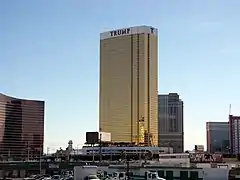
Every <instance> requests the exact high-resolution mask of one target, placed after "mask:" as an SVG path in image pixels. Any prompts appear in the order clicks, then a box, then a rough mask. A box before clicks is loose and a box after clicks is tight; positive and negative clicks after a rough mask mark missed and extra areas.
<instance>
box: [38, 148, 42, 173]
mask: <svg viewBox="0 0 240 180" xmlns="http://www.w3.org/2000/svg"><path fill="white" fill-rule="evenodd" d="M39 149H40V150H39V174H40V175H41V174H42V158H41V156H42V152H41V148H39Z"/></svg>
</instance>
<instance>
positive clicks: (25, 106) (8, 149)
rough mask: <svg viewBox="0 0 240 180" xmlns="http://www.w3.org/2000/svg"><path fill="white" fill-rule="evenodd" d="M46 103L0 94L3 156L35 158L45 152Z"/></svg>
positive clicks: (0, 133)
mask: <svg viewBox="0 0 240 180" xmlns="http://www.w3.org/2000/svg"><path fill="white" fill-rule="evenodd" d="M43 141H44V101H35V100H24V99H18V98H13V97H10V96H6V95H4V94H1V93H0V155H1V156H5V157H6V156H9V157H25V158H27V157H30V158H31V157H36V156H38V157H39V156H40V155H41V154H42V153H43Z"/></svg>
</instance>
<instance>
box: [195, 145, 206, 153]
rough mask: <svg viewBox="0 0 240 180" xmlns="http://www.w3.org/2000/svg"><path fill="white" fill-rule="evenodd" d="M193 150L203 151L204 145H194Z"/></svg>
mask: <svg viewBox="0 0 240 180" xmlns="http://www.w3.org/2000/svg"><path fill="white" fill-rule="evenodd" d="M194 150H195V151H196V152H204V145H195V147H194Z"/></svg>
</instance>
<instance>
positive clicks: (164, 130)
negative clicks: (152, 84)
mask: <svg viewBox="0 0 240 180" xmlns="http://www.w3.org/2000/svg"><path fill="white" fill-rule="evenodd" d="M158 120H159V121H158V140H159V141H158V142H159V146H170V147H173V152H176V153H182V152H183V151H184V128H183V101H182V100H181V99H180V98H179V95H178V94H177V93H169V94H161V95H158Z"/></svg>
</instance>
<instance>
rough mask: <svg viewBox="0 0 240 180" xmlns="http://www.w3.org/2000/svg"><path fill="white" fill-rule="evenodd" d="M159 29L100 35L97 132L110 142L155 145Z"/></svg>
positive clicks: (133, 28) (132, 28) (113, 32)
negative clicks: (109, 137) (106, 137)
mask: <svg viewBox="0 0 240 180" xmlns="http://www.w3.org/2000/svg"><path fill="white" fill-rule="evenodd" d="M157 77H158V31H157V29H156V28H153V27H149V26H137V27H129V28H123V29H117V30H112V31H108V32H103V33H101V34H100V94H99V98H100V99H99V131H103V132H109V133H111V138H112V141H113V142H126V143H135V144H138V145H146V146H157V145H158V117H157V116H158V84H157V83H158V78H157Z"/></svg>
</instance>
